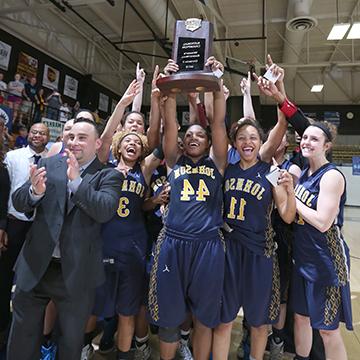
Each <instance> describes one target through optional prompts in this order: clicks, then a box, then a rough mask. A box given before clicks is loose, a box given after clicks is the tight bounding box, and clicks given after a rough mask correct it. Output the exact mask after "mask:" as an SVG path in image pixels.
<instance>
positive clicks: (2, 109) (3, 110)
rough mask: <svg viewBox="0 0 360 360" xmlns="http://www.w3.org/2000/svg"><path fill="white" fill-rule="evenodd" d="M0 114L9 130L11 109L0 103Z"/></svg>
mask: <svg viewBox="0 0 360 360" xmlns="http://www.w3.org/2000/svg"><path fill="white" fill-rule="evenodd" d="M0 116H1V117H2V118H3V119H5V126H6V127H7V128H8V130H9V131H11V127H12V117H13V111H12V109H10V108H8V107H7V106H4V105H0Z"/></svg>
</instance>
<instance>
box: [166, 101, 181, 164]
mask: <svg viewBox="0 0 360 360" xmlns="http://www.w3.org/2000/svg"><path fill="white" fill-rule="evenodd" d="M177 138H178V126H177V121H176V95H175V94H169V95H168V98H167V100H166V101H165V119H164V137H163V149H164V155H165V161H166V165H167V166H168V167H169V168H173V167H174V165H175V163H176V160H177V157H178V145H177Z"/></svg>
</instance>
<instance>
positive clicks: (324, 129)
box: [310, 122, 333, 142]
mask: <svg viewBox="0 0 360 360" xmlns="http://www.w3.org/2000/svg"><path fill="white" fill-rule="evenodd" d="M310 126H315V127H317V128H319V129H320V130H322V131H323V133H324V134H325V135H326V137H327V139H328V140H329V141H330V142H331V141H332V140H333V137H332V135H331V132H330V130H329V128H328V127H327V126H326V125H324V124H322V123H319V122H317V123H314V124H311V125H310Z"/></svg>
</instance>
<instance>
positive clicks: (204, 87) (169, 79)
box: [156, 71, 220, 94]
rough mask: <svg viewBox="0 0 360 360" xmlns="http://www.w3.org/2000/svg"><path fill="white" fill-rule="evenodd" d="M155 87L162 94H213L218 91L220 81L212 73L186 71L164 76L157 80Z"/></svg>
mask: <svg viewBox="0 0 360 360" xmlns="http://www.w3.org/2000/svg"><path fill="white" fill-rule="evenodd" d="M156 85H157V86H158V88H159V89H160V91H161V92H162V93H163V94H169V93H190V92H213V91H219V90H220V79H218V78H217V77H216V76H215V75H213V73H202V72H189V71H187V72H182V73H178V74H174V75H168V76H164V77H162V78H160V79H158V80H157V82H156Z"/></svg>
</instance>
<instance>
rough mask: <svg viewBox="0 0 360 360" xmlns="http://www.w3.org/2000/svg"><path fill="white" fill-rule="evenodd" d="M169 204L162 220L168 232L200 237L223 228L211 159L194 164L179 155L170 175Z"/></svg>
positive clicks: (218, 188)
mask: <svg viewBox="0 0 360 360" xmlns="http://www.w3.org/2000/svg"><path fill="white" fill-rule="evenodd" d="M168 181H169V183H170V186H171V191H170V203H169V208H168V213H167V216H166V218H165V225H166V226H167V227H168V228H171V229H174V230H176V231H180V232H182V233H192V234H200V233H201V234H203V233H204V232H207V231H212V230H215V229H219V228H220V226H221V225H222V197H223V195H222V181H223V177H222V175H221V174H220V173H219V171H218V169H217V167H216V165H215V163H214V162H213V160H212V159H211V158H210V157H203V158H201V159H200V160H199V161H198V162H197V163H196V164H195V163H193V161H192V160H191V159H190V158H189V157H187V156H185V155H182V156H181V157H180V158H179V159H178V161H177V163H176V164H175V166H174V168H173V170H172V171H171V172H170V174H169V178H168Z"/></svg>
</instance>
